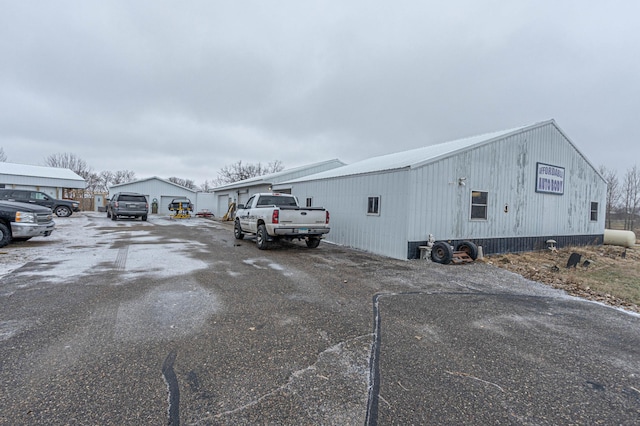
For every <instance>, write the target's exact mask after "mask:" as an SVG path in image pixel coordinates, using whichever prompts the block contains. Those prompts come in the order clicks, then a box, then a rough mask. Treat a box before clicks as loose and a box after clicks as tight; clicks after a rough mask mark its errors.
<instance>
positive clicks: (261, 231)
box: [256, 225, 269, 250]
mask: <svg viewBox="0 0 640 426" xmlns="http://www.w3.org/2000/svg"><path fill="white" fill-rule="evenodd" d="M267 238H269V236H268V235H267V227H266V226H264V225H260V226H258V232H257V233H256V245H257V246H258V248H259V249H260V250H266V249H267V248H268V246H269V243H268V242H267Z"/></svg>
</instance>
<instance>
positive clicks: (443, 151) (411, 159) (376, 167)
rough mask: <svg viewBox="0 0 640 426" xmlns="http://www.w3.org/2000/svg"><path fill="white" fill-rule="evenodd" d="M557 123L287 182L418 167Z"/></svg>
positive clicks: (372, 160)
mask: <svg viewBox="0 0 640 426" xmlns="http://www.w3.org/2000/svg"><path fill="white" fill-rule="evenodd" d="M550 123H552V124H554V125H555V121H554V120H548V121H544V122H540V123H536V124H533V125H528V126H522V127H516V128H513V129H508V130H501V131H498V132H493V133H486V134H483V135H478V136H472V137H468V138H463V139H457V140H454V141H450V142H445V143H440V144H437V145H429V146H425V147H422V148H416V149H412V150H409V151H402V152H396V153H393V154H387V155H381V156H378V157H373V158H368V159H366V160H362V161H358V162H356V163H352V164H349V165H346V166H343V167H338V168H336V169H332V170H328V171H326V172H321V173H316V174H314V175H310V176H305V177H301V178H298V179H294V180H290V181H287V182H286V183H294V182H305V181H312V180H320V179H330V178H335V177H342V176H352V175H361V174H368V173H376V172H383V171H389V170H397V169H403V168H415V167H420V166H423V165H425V164H427V163H430V162H433V161H435V160H438V159H440V158H443V157H446V156H449V155H452V154H454V153H458V152H460V151H464V150H466V149H469V148H471V147H475V146H479V145H483V144H485V143H490V142H492V141H494V140H496V139H502V138H504V137H506V136H510V135H512V134H515V133H519V132H522V131H524V130H529V129H533V128H535V127H539V126H543V125H546V124H550Z"/></svg>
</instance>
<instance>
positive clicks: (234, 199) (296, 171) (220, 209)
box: [213, 159, 345, 216]
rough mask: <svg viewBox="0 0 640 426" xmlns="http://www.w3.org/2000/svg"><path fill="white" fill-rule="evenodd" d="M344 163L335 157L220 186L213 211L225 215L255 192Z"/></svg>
mask: <svg viewBox="0 0 640 426" xmlns="http://www.w3.org/2000/svg"><path fill="white" fill-rule="evenodd" d="M344 165H345V163H343V162H342V161H340V160H338V159H333V160H328V161H322V162H319V163H313V164H308V165H305V166H300V167H293V168H290V169H285V170H282V171H280V172H276V173H270V174H267V175H262V176H256V177H252V178H249V179H244V180H241V181H238V182H234V183H231V184H228V185H223V186H219V187H217V188H214V189H213V194H214V198H215V207H214V210H213V211H214V213H215V215H216V216H223V215H224V214H225V213H226V212H227V210H228V208H229V205H230V204H232V203H244V202H246V201H247V200H248V199H249V197H251V196H252V195H253V194H257V193H259V192H271V191H272V189H273V187H274V186H275V185H277V184H279V183H281V182H285V181H287V180H292V179H297V178H300V177H302V176H308V175H312V174H316V173H320V172H324V171H327V170H332V169H335V168H337V167H342V166H344ZM290 189H291V187H290V186H288V185H279V191H281V192H289V191H290Z"/></svg>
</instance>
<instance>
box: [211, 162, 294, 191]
mask: <svg viewBox="0 0 640 426" xmlns="http://www.w3.org/2000/svg"><path fill="white" fill-rule="evenodd" d="M283 169H284V165H283V164H282V162H281V161H280V160H275V161H272V162H270V163H269V164H267V165H266V166H263V165H262V163H257V164H242V160H240V161H238V162H237V163H234V164H231V165H230V166H224V167H223V168H222V169H220V171H219V172H218V177H217V179H215V181H214V183H215V185H216V186H220V185H225V184H228V183H233V182H238V181H241V180H245V179H250V178H252V177H256V176H263V175H266V174H270V173H276V172H280V171H282V170H283Z"/></svg>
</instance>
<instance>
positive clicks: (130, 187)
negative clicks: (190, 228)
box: [109, 176, 206, 216]
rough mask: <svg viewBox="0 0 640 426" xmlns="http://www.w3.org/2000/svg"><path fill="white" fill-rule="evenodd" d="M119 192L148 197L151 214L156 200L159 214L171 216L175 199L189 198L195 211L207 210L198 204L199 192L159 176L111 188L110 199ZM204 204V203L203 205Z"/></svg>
mask: <svg viewBox="0 0 640 426" xmlns="http://www.w3.org/2000/svg"><path fill="white" fill-rule="evenodd" d="M118 192H137V193H138V194H143V195H145V196H146V197H147V201H148V202H149V213H152V204H153V202H154V200H156V201H157V203H158V214H160V215H165V216H168V215H170V213H171V212H170V211H169V203H171V200H173V199H174V198H188V199H190V200H191V202H192V203H193V204H194V211H195V212H197V211H199V210H198V209H202V208H206V207H203V206H201V205H199V204H198V197H197V194H198V193H197V191H195V190H193V189H189V188H185V187H184V186H180V185H178V184H175V183H173V182H171V181H168V180H166V179H162V178H159V177H157V176H154V177H150V178H146V179H140V180H136V181H132V182H127V183H121V184H117V185H112V186H111V187H109V198H111V196H113V194H115V193H118ZM201 204H202V203H201Z"/></svg>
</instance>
